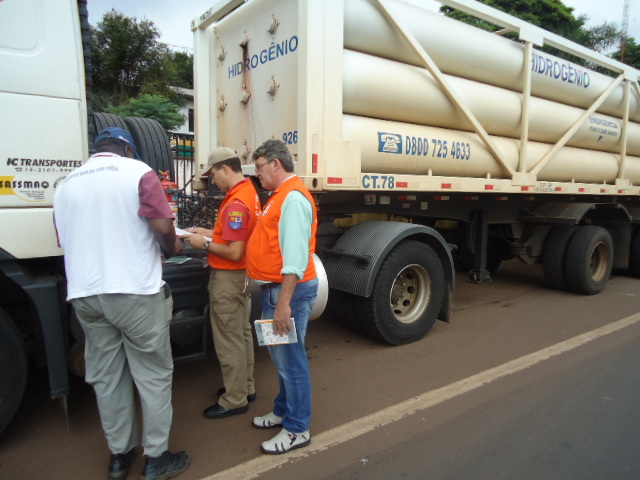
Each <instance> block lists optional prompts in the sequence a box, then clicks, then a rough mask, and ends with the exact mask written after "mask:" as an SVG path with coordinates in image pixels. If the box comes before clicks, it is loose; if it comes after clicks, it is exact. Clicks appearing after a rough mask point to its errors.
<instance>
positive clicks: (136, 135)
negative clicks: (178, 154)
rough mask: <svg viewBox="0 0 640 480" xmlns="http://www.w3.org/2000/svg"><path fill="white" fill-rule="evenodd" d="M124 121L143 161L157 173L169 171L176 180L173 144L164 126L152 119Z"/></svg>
mask: <svg viewBox="0 0 640 480" xmlns="http://www.w3.org/2000/svg"><path fill="white" fill-rule="evenodd" d="M124 121H125V123H126V124H127V127H128V128H127V130H128V131H129V132H130V133H131V135H133V140H134V141H135V142H136V146H137V147H138V155H139V156H140V158H141V159H142V161H143V162H144V163H146V164H147V165H149V166H150V167H151V168H153V169H154V170H155V171H156V172H160V171H162V172H165V171H167V170H169V172H170V175H171V179H175V176H174V168H173V153H172V152H171V143H170V142H169V137H167V134H166V133H165V131H164V129H163V128H162V125H160V124H159V123H158V122H157V121H156V120H152V119H150V118H137V117H127V118H125V119H124Z"/></svg>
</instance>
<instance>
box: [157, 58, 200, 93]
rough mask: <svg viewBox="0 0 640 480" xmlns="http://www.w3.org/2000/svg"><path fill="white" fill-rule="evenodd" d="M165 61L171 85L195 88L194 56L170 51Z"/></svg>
mask: <svg viewBox="0 0 640 480" xmlns="http://www.w3.org/2000/svg"><path fill="white" fill-rule="evenodd" d="M163 61H164V64H165V65H164V68H165V69H166V71H167V74H168V78H169V80H170V83H169V85H171V86H172V87H182V88H193V55H191V54H190V53H186V52H172V51H169V52H168V53H167V55H166V56H165V57H164V60H163Z"/></svg>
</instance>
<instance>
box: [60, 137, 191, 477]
mask: <svg viewBox="0 0 640 480" xmlns="http://www.w3.org/2000/svg"><path fill="white" fill-rule="evenodd" d="M95 145H96V150H97V152H98V153H96V154H95V155H92V156H91V157H90V158H89V160H88V161H87V162H86V163H85V164H84V165H83V166H81V167H79V168H78V169H76V170H74V171H73V172H72V173H71V174H70V175H69V176H68V177H66V179H65V180H64V182H62V184H61V186H60V187H59V188H58V189H57V191H56V193H55V198H54V214H55V224H56V229H57V231H58V239H59V242H60V245H61V247H62V248H63V249H64V255H65V256H64V260H65V269H66V275H67V299H68V300H69V301H70V302H71V303H72V304H73V307H74V310H75V313H76V315H77V317H78V319H79V320H80V324H81V325H82V328H83V330H84V332H85V339H86V341H85V359H86V377H85V378H86V381H87V382H88V383H90V384H91V385H92V386H93V388H94V390H95V392H96V398H97V401H98V409H99V411H100V419H101V421H102V427H103V429H104V431H105V434H106V438H107V443H108V446H109V449H110V450H111V461H110V463H109V478H110V479H112V480H113V479H125V478H127V474H128V471H129V468H130V467H131V464H132V463H133V461H134V459H135V449H136V446H137V445H139V444H142V446H143V447H144V455H146V457H147V458H146V463H145V467H144V470H143V477H142V478H143V479H144V480H151V479H165V478H170V477H175V476H176V475H179V474H180V473H182V472H184V471H185V470H186V469H187V468H188V466H189V463H190V458H189V455H188V454H187V453H186V452H178V453H172V452H170V451H169V449H168V447H169V445H168V444H169V431H170V429H171V422H172V416H173V409H172V406H171V385H172V376H173V360H172V356H171V346H170V344H169V322H170V320H171V315H172V312H171V310H172V303H173V302H172V298H171V292H170V290H169V287H168V286H167V285H166V284H165V283H164V281H163V280H162V264H161V260H160V253H161V250H163V251H164V252H165V254H166V255H168V256H173V255H175V254H176V253H180V252H181V251H182V248H183V247H182V242H181V241H180V240H178V239H177V238H176V233H175V229H174V226H173V214H172V212H171V208H170V207H169V204H168V203H167V200H166V197H165V195H164V191H163V190H162V186H161V185H160V181H159V180H158V177H157V175H156V173H155V172H154V171H153V170H152V169H151V168H150V167H149V166H148V165H146V164H144V163H143V162H141V161H139V160H136V157H137V154H136V146H135V143H134V141H133V138H132V137H131V135H130V134H129V132H127V131H125V130H122V129H120V128H115V127H109V128H106V129H104V130H103V131H102V132H100V134H99V135H98V137H96V140H95ZM134 383H135V386H136V388H137V390H138V393H139V396H140V403H141V405H142V415H143V425H144V426H143V430H142V439H141V438H140V434H139V432H138V426H137V420H136V406H135V401H134Z"/></svg>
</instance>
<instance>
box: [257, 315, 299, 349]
mask: <svg viewBox="0 0 640 480" xmlns="http://www.w3.org/2000/svg"><path fill="white" fill-rule="evenodd" d="M254 324H255V326H256V336H257V337H258V345H260V346H264V345H284V344H287V343H298V334H297V333H296V322H294V321H293V318H292V319H291V331H290V332H289V334H288V335H276V334H275V333H274V331H273V320H272V319H263V320H256V321H255V322H254Z"/></svg>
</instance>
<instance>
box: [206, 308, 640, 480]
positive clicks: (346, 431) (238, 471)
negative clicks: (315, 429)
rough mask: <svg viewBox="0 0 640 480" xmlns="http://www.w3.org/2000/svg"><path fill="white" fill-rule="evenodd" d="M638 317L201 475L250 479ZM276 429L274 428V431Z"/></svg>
mask: <svg viewBox="0 0 640 480" xmlns="http://www.w3.org/2000/svg"><path fill="white" fill-rule="evenodd" d="M639 321H640V313H637V314H635V315H631V316H630V317H627V318H623V319H622V320H618V321H617V322H614V323H611V324H609V325H605V326H603V327H600V328H597V329H595V330H592V331H590V332H587V333H584V334H582V335H578V336H576V337H573V338H570V339H569V340H565V341H564V342H560V343H556V344H555V345H551V346H550V347H547V348H543V349H542V350H538V351H537V352H533V353H530V354H529V355H525V356H523V357H520V358H517V359H515V360H512V361H510V362H507V363H505V364H502V365H499V366H497V367H494V368H490V369H489V370H485V371H484V372H480V373H478V374H476V375H472V376H470V377H467V378H465V379H462V380H459V381H457V382H454V383H452V384H449V385H447V386H444V387H441V388H438V389H436V390H432V391H430V392H426V393H423V394H422V395H418V396H417V397H413V398H410V399H409V400H406V401H404V402H401V403H398V404H396V405H392V406H390V407H387V408H384V409H382V410H379V411H377V412H374V413H372V414H370V415H367V416H365V417H362V418H358V419H356V420H353V421H351V422H349V423H345V424H344V425H341V426H339V427H336V428H333V429H331V430H328V431H326V432H322V433H320V434H318V435H313V437H312V441H311V445H310V446H309V447H306V448H303V449H301V450H294V451H292V452H290V453H287V454H284V455H262V456H260V457H258V458H255V459H253V460H250V461H248V462H245V463H243V464H241V465H237V466H235V467H232V468H229V469H227V470H224V471H222V472H219V473H216V474H214V475H210V476H208V477H204V478H202V479H201V480H251V479H253V478H256V477H258V476H259V475H260V474H262V473H264V472H267V471H269V470H272V469H274V468H277V467H279V466H281V465H284V464H285V463H287V462H291V461H297V460H299V459H300V458H303V457H307V456H310V455H312V454H314V453H317V452H321V451H323V450H327V449H328V448H331V447H334V446H336V445H340V444H341V443H344V442H347V441H349V440H352V439H354V438H356V437H359V436H360V435H364V434H366V433H369V432H371V431H373V430H375V429H376V428H380V427H382V426H384V425H388V424H390V423H393V422H395V421H397V420H399V419H401V418H404V417H407V416H409V415H413V414H415V413H417V412H419V411H421V410H426V409H428V408H430V407H432V406H434V405H438V404H440V403H443V402H445V401H447V400H450V399H452V398H454V397H457V396H458V395H462V394H463V393H467V392H470V391H472V390H475V389H476V388H479V387H482V386H483V385H487V384H489V383H491V382H494V381H495V380H498V379H499V378H502V377H506V376H507V375H511V374H514V373H517V372H520V371H522V370H525V369H527V368H529V367H532V366H533V365H536V364H537V363H540V362H543V361H545V360H548V359H550V358H552V357H555V356H557V355H560V354H562V353H565V352H568V351H571V350H573V349H575V348H578V347H580V346H582V345H585V344H586V343H589V342H591V341H593V340H596V339H598V338H600V337H603V336H605V335H608V334H610V333H613V332H616V331H618V330H621V329H623V328H626V327H629V326H631V325H633V324H635V323H638V322H639ZM275 433H277V430H274V435H275Z"/></svg>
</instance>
